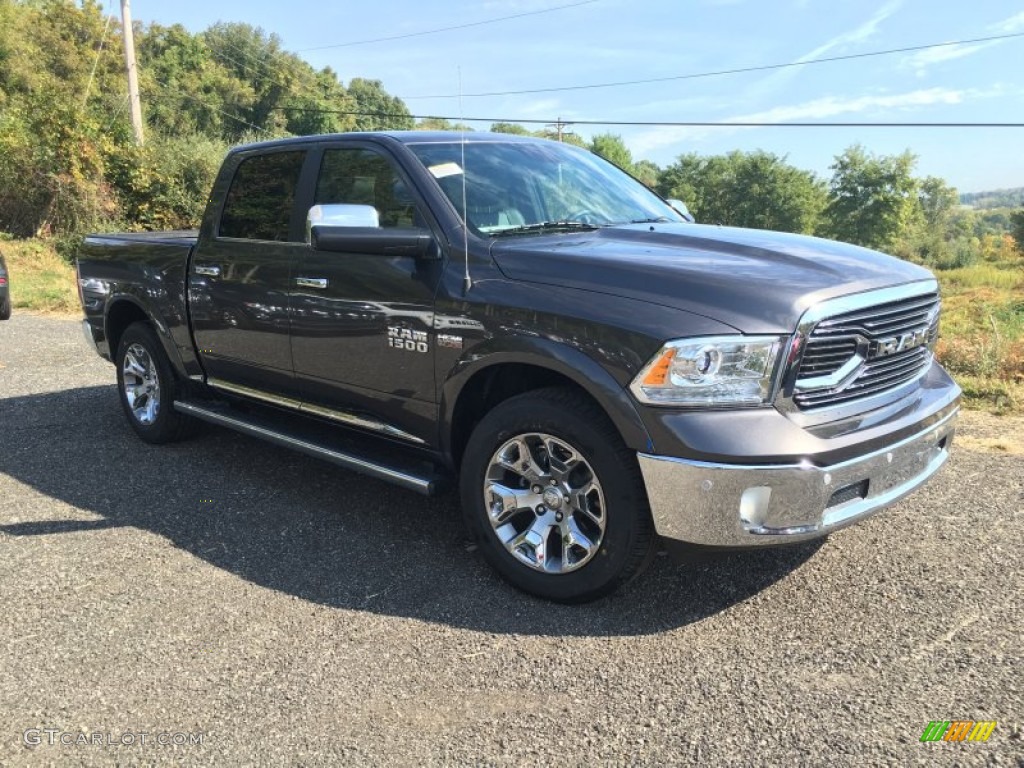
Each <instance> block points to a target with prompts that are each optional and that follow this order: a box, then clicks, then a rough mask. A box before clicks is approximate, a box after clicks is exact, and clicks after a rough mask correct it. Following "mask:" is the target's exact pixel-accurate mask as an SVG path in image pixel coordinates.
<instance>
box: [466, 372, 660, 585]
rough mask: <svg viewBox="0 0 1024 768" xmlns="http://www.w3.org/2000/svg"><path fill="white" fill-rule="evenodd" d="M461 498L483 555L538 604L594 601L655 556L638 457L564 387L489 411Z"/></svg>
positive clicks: (469, 450)
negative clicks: (544, 601) (540, 600)
mask: <svg viewBox="0 0 1024 768" xmlns="http://www.w3.org/2000/svg"><path fill="white" fill-rule="evenodd" d="M461 494H462V507H463V512H464V514H465V517H466V523H467V526H468V527H469V529H470V531H471V532H472V533H473V535H474V536H475V538H476V539H477V540H478V542H479V543H480V549H481V552H482V553H483V555H484V557H485V558H486V559H487V560H488V562H489V563H490V564H491V565H492V566H494V568H495V569H496V570H497V571H498V573H499V574H501V576H502V577H503V578H505V580H506V581H508V582H509V583H511V584H512V585H513V586H515V587H517V588H519V589H521V590H523V591H525V592H529V593H531V594H534V595H537V596H539V597H543V598H546V599H549V600H556V601H558V602H565V603H578V602H585V601H587V600H593V599H596V598H598V597H601V596H602V595H605V594H608V593H609V592H611V591H613V590H614V589H616V588H617V587H619V586H620V585H622V584H623V583H625V582H626V581H628V580H629V579H631V578H632V577H634V576H635V575H637V574H638V573H639V572H640V571H641V570H642V569H643V568H644V566H645V565H646V564H647V563H648V562H649V561H650V557H651V555H652V554H653V548H654V543H655V537H654V531H653V525H652V523H651V516H650V511H649V508H648V506H647V497H646V493H645V491H644V487H643V483H642V480H641V477H640V470H639V467H638V466H637V462H636V456H635V455H634V454H633V453H632V452H630V451H629V450H628V449H627V448H626V446H625V444H623V442H622V438H621V437H620V436H619V434H618V432H617V431H616V429H615V427H614V426H613V425H612V424H611V423H610V422H609V421H608V418H607V417H606V416H605V414H604V413H602V412H601V411H600V410H599V409H598V408H597V407H596V406H595V405H593V404H592V403H591V402H590V401H589V400H587V399H585V398H584V397H582V396H581V395H579V394H577V393H575V392H573V391H572V390H568V389H562V388H549V389H542V390H537V391H534V392H528V393H526V394H523V395H519V396H517V397H513V398H510V399H509V400H506V401H505V402H503V403H501V404H500V405H498V406H497V407H496V408H495V409H494V410H492V411H491V412H490V413H488V414H487V415H486V416H485V417H484V418H483V420H482V421H481V422H480V424H479V425H478V426H477V428H476V429H475V430H474V432H473V434H472V436H471V437H470V439H469V443H468V444H467V446H466V451H465V454H464V458H463V462H462V473H461Z"/></svg>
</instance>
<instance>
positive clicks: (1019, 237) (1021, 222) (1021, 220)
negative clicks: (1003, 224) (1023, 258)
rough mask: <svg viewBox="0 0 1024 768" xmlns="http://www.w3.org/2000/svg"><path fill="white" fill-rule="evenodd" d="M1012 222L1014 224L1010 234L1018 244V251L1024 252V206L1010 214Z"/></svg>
mask: <svg viewBox="0 0 1024 768" xmlns="http://www.w3.org/2000/svg"><path fill="white" fill-rule="evenodd" d="M1010 222H1011V224H1012V225H1013V228H1012V229H1011V230H1010V235H1011V236H1012V237H1013V241H1014V242H1015V243H1016V244H1017V251H1018V252H1020V253H1021V254H1024V208H1021V209H1020V210H1018V211H1014V212H1013V213H1012V214H1011V215H1010Z"/></svg>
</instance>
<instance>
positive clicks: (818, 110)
mask: <svg viewBox="0 0 1024 768" xmlns="http://www.w3.org/2000/svg"><path fill="white" fill-rule="evenodd" d="M1001 93H1003V89H1002V88H1000V87H994V88H990V89H987V90H978V89H971V90H953V89H950V88H926V89H919V90H916V91H909V92H906V93H894V94H867V95H864V96H857V97H853V98H848V97H847V98H844V97H839V96H825V97H823V98H820V99H813V100H811V101H806V102H803V103H801V104H791V105H787V106H781V107H774V108H772V109H768V110H764V111H762V112H753V113H749V114H744V115H734V116H732V117H726V118H723V119H722V122H726V123H729V122H735V123H783V122H801V121H812V120H824V119H826V118H830V117H836V116H839V115H853V114H858V113H862V112H870V111H877V110H884V111H890V112H891V111H896V110H898V111H906V110H912V109H920V108H922V107H928V106H934V105H946V106H949V105H956V104H962V103H963V102H965V101H968V100H972V99H978V98H985V97H989V96H996V95H999V94H1001ZM740 130H746V128H744V126H737V127H736V128H703V127H699V126H693V127H688V126H662V127H657V128H652V129H650V130H647V131H641V132H640V133H637V134H635V135H634V136H632V137H631V139H630V142H629V145H630V149H631V150H632V152H633V154H634V155H635V156H637V157H645V156H646V155H647V154H649V153H651V152H654V151H656V150H659V149H664V148H665V147H671V146H672V145H674V144H679V143H681V142H684V141H688V142H695V141H699V140H701V139H703V138H706V137H708V136H710V135H711V134H712V132H714V135H715V136H720V135H722V133H723V132H725V131H729V132H734V131H740Z"/></svg>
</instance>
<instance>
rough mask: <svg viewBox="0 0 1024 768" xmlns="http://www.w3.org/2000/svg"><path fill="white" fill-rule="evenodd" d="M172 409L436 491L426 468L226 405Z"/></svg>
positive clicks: (412, 486) (187, 404) (389, 479)
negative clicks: (389, 460) (331, 442)
mask: <svg viewBox="0 0 1024 768" xmlns="http://www.w3.org/2000/svg"><path fill="white" fill-rule="evenodd" d="M174 410H176V411H180V412H181V413H184V414H186V415H188V416H192V417H194V418H197V419H200V420H201V421H207V422H209V423H211V424H217V425H218V426H221V427H227V428H228V429H233V430H235V431H237V432H241V433H243V434H246V435H249V436H250V437H256V438H259V439H261V440H266V441H268V442H271V443H274V444H275V445H280V446H282V447H284V448H291V449H292V450H295V451H299V452H300V453H305V454H306V455H307V456H313V457H315V458H318V459H323V460H324V461H329V462H331V463H332V464H337V465H338V466H340V467H344V468H345V469H349V470H351V471H353V472H359V473H360V474H363V475H369V476H370V477H375V478H377V479H378V480H384V481H386V482H389V483H394V484H395V485H399V486H401V487H403V488H408V489H409V490H411V491H416V492H417V493H422V494H423V495H424V496H432V495H434V493H435V492H436V491H437V477H436V476H435V475H432V474H431V473H429V472H418V471H416V470H409V469H402V468H399V467H396V466H392V465H388V464H385V463H383V462H381V461H378V460H373V459H370V458H367V457H363V456H360V455H358V453H356V452H354V451H347V450H345V451H343V450H339V449H337V448H333V447H330V446H327V445H324V444H322V443H319V442H314V441H313V440H311V439H309V438H307V437H305V436H302V435H300V434H293V433H291V432H288V431H284V430H283V429H279V428H277V427H276V426H272V425H270V424H263V423H260V420H258V419H246V418H245V416H244V415H242V414H238V413H234V412H231V411H229V410H228V409H222V408H218V407H210V406H208V405H205V404H204V405H198V404H196V403H192V402H188V401H187V400H178V401H176V402H175V403H174Z"/></svg>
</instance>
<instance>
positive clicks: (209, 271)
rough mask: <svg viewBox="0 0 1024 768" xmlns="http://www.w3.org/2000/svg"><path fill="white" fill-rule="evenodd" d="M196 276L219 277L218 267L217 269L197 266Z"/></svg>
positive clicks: (215, 267)
mask: <svg viewBox="0 0 1024 768" xmlns="http://www.w3.org/2000/svg"><path fill="white" fill-rule="evenodd" d="M196 274H197V275H207V276H209V277H220V267H217V266H212V267H201V266H198V265H197V266H196Z"/></svg>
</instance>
